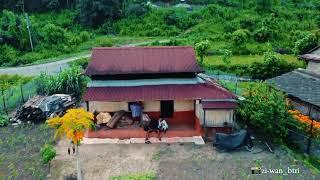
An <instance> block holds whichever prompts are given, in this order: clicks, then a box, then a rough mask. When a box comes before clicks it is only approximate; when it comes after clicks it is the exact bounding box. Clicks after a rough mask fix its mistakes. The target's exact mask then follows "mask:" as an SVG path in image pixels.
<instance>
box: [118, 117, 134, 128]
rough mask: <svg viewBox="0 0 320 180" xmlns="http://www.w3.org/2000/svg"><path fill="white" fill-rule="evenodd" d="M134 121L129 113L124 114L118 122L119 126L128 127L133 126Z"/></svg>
mask: <svg viewBox="0 0 320 180" xmlns="http://www.w3.org/2000/svg"><path fill="white" fill-rule="evenodd" d="M132 123H133V119H132V118H131V117H128V116H127V115H124V116H122V118H121V119H120V120H119V122H118V124H117V128H127V127H129V126H131V125H132Z"/></svg>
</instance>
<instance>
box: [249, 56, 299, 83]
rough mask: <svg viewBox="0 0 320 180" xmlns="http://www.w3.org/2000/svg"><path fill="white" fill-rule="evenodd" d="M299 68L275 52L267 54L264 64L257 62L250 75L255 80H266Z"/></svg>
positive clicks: (252, 66) (253, 65)
mask: <svg viewBox="0 0 320 180" xmlns="http://www.w3.org/2000/svg"><path fill="white" fill-rule="evenodd" d="M297 67H298V65H297V64H294V63H288V62H287V61H286V60H283V59H281V58H280V57H279V55H278V54H276V53H274V52H266V53H264V61H263V62H262V63H259V62H255V63H253V64H252V65H251V66H250V74H251V77H252V78H254V79H261V80H266V79H269V78H273V77H275V76H279V75H281V74H283V73H286V72H290V71H292V70H294V69H296V68H297Z"/></svg>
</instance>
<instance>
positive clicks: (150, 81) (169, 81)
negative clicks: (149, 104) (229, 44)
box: [87, 78, 205, 87]
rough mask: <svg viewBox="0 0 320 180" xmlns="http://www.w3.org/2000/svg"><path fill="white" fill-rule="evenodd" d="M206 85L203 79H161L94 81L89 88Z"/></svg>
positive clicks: (89, 84)
mask: <svg viewBox="0 0 320 180" xmlns="http://www.w3.org/2000/svg"><path fill="white" fill-rule="evenodd" d="M199 83H205V82H204V80H203V79H201V78H161V79H134V80H92V81H90V82H89V83H88V86H87V87H127V86H148V85H164V84H199Z"/></svg>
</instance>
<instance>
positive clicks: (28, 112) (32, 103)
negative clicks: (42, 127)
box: [14, 96, 46, 122]
mask: <svg viewBox="0 0 320 180" xmlns="http://www.w3.org/2000/svg"><path fill="white" fill-rule="evenodd" d="M45 98H46V97H45V96H34V97H33V98H31V99H29V100H28V101H27V102H26V103H25V104H24V105H22V106H21V107H20V108H19V109H18V110H17V112H16V115H15V117H14V119H15V120H20V121H32V122H41V121H43V120H45V119H46V116H45V114H44V113H43V111H42V110H41V109H40V108H39V106H40V104H41V102H42V101H43V100H44V99H45Z"/></svg>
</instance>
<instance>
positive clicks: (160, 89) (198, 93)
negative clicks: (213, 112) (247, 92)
mask: <svg viewBox="0 0 320 180" xmlns="http://www.w3.org/2000/svg"><path fill="white" fill-rule="evenodd" d="M234 98H236V97H235V96H234V95H233V94H232V93H230V92H229V91H227V90H225V89H222V88H221V87H216V86H215V85H209V84H185V85H152V86H135V87H91V88H88V89H87V91H86V93H85V94H84V96H83V99H84V100H85V101H145V100H174V99H178V100H179V99H180V100H182V99H234Z"/></svg>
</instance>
